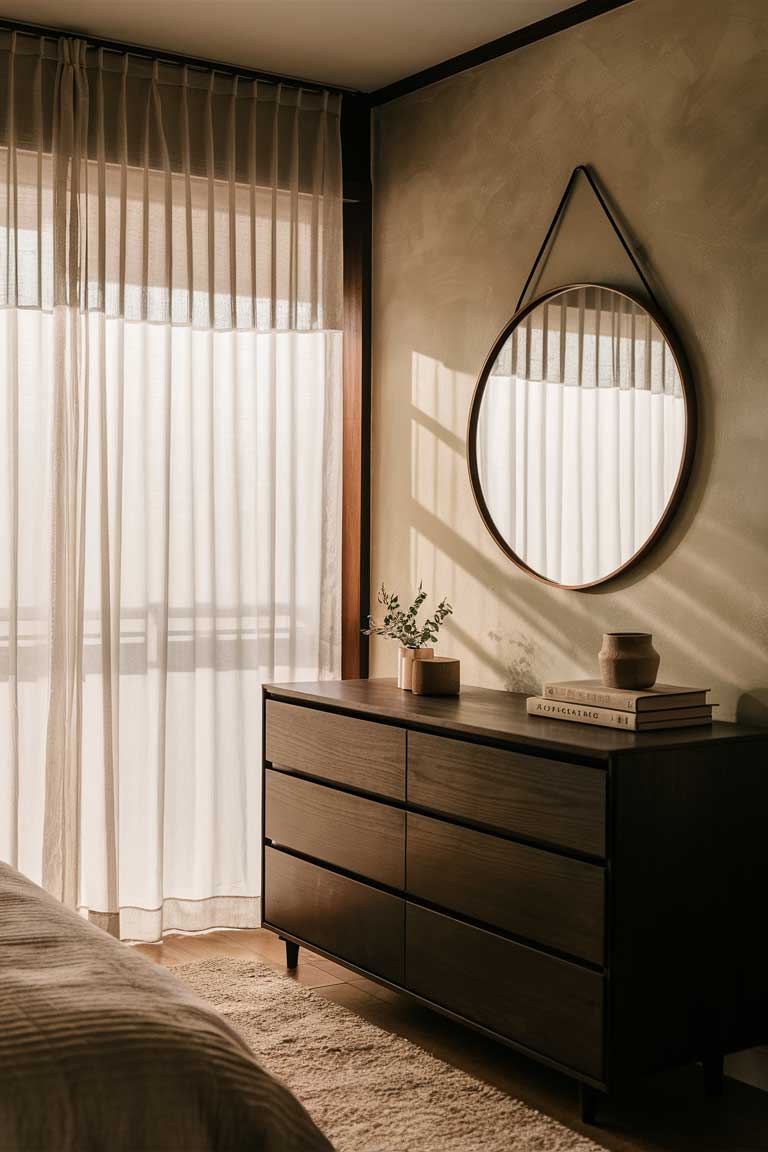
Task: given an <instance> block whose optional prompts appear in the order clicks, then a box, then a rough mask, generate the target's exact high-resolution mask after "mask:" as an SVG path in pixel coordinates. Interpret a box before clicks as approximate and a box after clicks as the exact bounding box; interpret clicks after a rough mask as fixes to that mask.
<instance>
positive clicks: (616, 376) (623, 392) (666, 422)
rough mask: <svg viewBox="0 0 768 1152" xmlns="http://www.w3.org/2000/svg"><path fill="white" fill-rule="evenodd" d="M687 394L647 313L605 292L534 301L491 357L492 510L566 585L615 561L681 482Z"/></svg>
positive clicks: (484, 476) (487, 418)
mask: <svg viewBox="0 0 768 1152" xmlns="http://www.w3.org/2000/svg"><path fill="white" fill-rule="evenodd" d="M684 438H685V404H684V400H683V396H682V389H681V385H680V379H679V376H678V373H677V368H676V365H675V361H674V358H673V356H672V354H671V352H670V350H669V348H668V347H667V345H666V342H665V341H664V338H663V336H662V334H661V332H660V331H659V329H658V328H657V327H656V325H655V324H654V323H653V321H652V320H651V318H650V316H648V314H647V313H646V312H645V311H644V310H643V309H641V308H640V307H639V306H637V305H635V304H634V303H633V302H632V301H630V300H627V299H625V298H623V297H619V296H617V295H616V294H615V293H611V292H608V291H607V290H600V289H579V290H573V291H571V292H569V293H567V294H566V295H564V296H562V297H557V298H556V299H555V300H554V301H552V302H551V303H550V304H548V305H545V306H543V307H540V308H537V309H536V310H535V311H534V312H533V313H532V314H531V315H530V316H529V317H528V318H527V321H524V322H523V324H521V325H520V326H519V327H518V328H517V329H516V330H515V332H514V333H513V335H512V337H511V338H510V339H509V340H508V341H507V343H506V345H505V346H504V348H503V350H502V352H501V354H500V356H499V358H498V360H497V362H496V364H495V365H494V367H493V370H492V372H491V375H490V376H489V379H488V383H487V386H486V390H485V394H484V397H483V403H482V408H481V415H480V420H479V423H478V464H479V470H480V476H481V480H482V487H483V492H484V495H485V499H486V503H487V505H488V508H489V511H490V513H491V515H492V518H493V520H494V522H495V524H496V526H497V527H498V529H499V531H500V532H501V534H502V535H503V536H504V538H505V539H506V540H507V541H508V543H509V545H510V546H511V548H512V549H513V551H514V552H515V553H516V554H517V555H518V556H520V557H521V558H522V559H524V560H525V562H526V563H527V564H528V565H529V566H530V567H531V568H533V569H534V570H535V571H537V572H539V573H541V574H542V575H545V576H547V577H548V578H549V579H551V580H554V581H556V582H558V583H563V584H583V583H589V582H591V581H593V580H596V579H598V578H599V577H601V576H605V575H607V574H608V573H610V572H612V571H614V570H615V569H616V568H618V567H620V566H621V565H622V564H623V563H624V562H625V561H626V560H628V559H629V558H630V556H632V555H633V553H634V552H635V551H637V549H638V548H639V547H640V546H641V545H642V544H643V543H644V542H645V541H646V540H647V538H648V536H649V535H650V533H651V532H652V531H653V529H654V527H655V525H656V524H657V522H658V520H659V518H660V516H661V514H662V512H663V510H664V508H665V507H666V504H667V502H668V500H669V497H670V494H671V492H672V489H673V487H674V484H675V480H676V479H677V475H678V471H679V468H680V463H681V460H682V454H683V444H684Z"/></svg>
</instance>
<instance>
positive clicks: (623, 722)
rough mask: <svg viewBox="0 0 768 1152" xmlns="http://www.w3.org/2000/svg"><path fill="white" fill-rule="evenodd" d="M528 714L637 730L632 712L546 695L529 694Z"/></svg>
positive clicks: (602, 726) (601, 726)
mask: <svg viewBox="0 0 768 1152" xmlns="http://www.w3.org/2000/svg"><path fill="white" fill-rule="evenodd" d="M526 708H527V710H528V715H529V716H545V717H549V719H550V720H574V721H575V722H576V723H577V724H597V725H598V726H599V727H600V728H623V729H624V730H625V731H627V732H634V731H636V730H637V716H636V715H635V714H634V712H621V711H618V710H617V709H615V708H598V707H596V706H594V705H589V704H578V703H570V702H569V701H564V700H551V699H548V698H547V697H546V696H529V697H528V700H527V702H526Z"/></svg>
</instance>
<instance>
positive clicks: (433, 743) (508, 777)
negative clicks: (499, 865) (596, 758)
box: [408, 732, 606, 856]
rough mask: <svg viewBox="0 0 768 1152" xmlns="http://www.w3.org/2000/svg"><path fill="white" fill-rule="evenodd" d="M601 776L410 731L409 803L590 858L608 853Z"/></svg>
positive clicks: (595, 770) (581, 768)
mask: <svg viewBox="0 0 768 1152" xmlns="http://www.w3.org/2000/svg"><path fill="white" fill-rule="evenodd" d="M605 780H606V774H605V772H604V771H603V770H601V769H599V768H589V767H585V766H583V765H581V764H568V763H565V762H563V761H560V760H548V759H545V758H543V757H539V756H526V755H524V754H523V753H519V752H506V751H503V750H502V749H498V748H487V747H485V746H483V745H482V744H469V743H466V742H465V741H463V740H452V739H449V738H446V737H444V736H428V735H426V734H425V733H423V732H411V733H410V734H409V737H408V803H409V804H414V805H417V806H419V807H422V808H428V809H431V810H432V811H433V812H440V813H444V814H445V815H447V816H457V817H459V818H460V819H461V818H463V819H465V820H469V821H472V822H473V823H475V824H483V825H486V826H487V827H488V828H496V829H498V830H499V831H502V832H509V833H511V834H513V835H518V836H522V837H525V838H527V839H531V840H540V841H542V842H545V843H550V844H553V845H558V846H559V847H562V848H572V849H575V850H577V851H579V852H586V853H590V854H591V855H594V856H603V855H605Z"/></svg>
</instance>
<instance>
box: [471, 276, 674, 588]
mask: <svg viewBox="0 0 768 1152" xmlns="http://www.w3.org/2000/svg"><path fill="white" fill-rule="evenodd" d="M578 288H603V289H605V290H606V291H609V292H615V293H616V295H618V296H623V297H624V299H625V300H629V301H631V302H632V303H633V304H636V305H637V307H638V308H643V309H644V310H645V311H646V312H647V313H648V315H649V316H650V317H651V319H652V320H653V321H654V323H655V324H656V326H657V327H658V329H659V331H660V332H661V334H662V336H663V337H664V339H665V340H666V342H667V345H668V346H669V348H670V350H671V352H672V355H673V356H674V359H675V364H676V365H677V371H678V374H679V376H680V384H681V387H682V392H683V400H684V403H685V443H684V445H683V457H682V460H681V461H680V468H679V469H678V473H677V478H676V480H675V483H674V486H673V488H672V492H671V494H670V497H669V499H668V501H667V504H666V507H665V508H664V511H663V512H662V514H661V517H660V518H659V520H658V522H657V524H656V527H655V528H654V530H653V532H651V534H650V536H649V537H648V539H647V540H646V541H645V542H644V543H643V544H642V545H641V547H640V548H638V549H637V551H636V552H634V553H633V554H632V555H631V556H630V557H629V559H628V560H625V561H624V563H623V564H622V565H620V566H619V567H618V568H615V569H614V570H613V571H612V572H609V573H607V575H605V576H601V577H600V578H599V579H598V580H592V581H590V582H589V583H586V584H561V583H559V582H558V581H557V580H550V579H549V577H547V576H542V574H541V573H540V572H537V571H536V570H535V569H534V568H531V566H530V565H529V564H526V562H525V560H523V559H522V557H520V556H518V555H517V553H516V552H515V551H514V550H513V549H512V548H511V547H510V546H509V544H508V543H507V541H506V540H505V539H504V537H503V536H502V534H501V532H500V531H499V529H498V528H497V527H496V524H495V522H494V519H493V516H492V515H491V513H490V510H489V508H488V505H487V504H486V501H485V497H484V495H483V489H482V485H481V483H480V474H479V470H478V465H477V425H478V421H479V418H480V406H481V404H482V402H483V396H484V395H485V389H486V385H487V383H488V378H489V376H490V374H491V369H492V368H493V365H494V364H495V363H496V360H497V358H498V355H499V353H500V351H501V349H502V348H503V346H504V344H505V343H506V341H507V340H508V338H509V336H510V333H511V332H512V331H513V330H514V329H515V328H516V327H517V326H518V324H520V323H521V322H522V321H523V320H525V318H526V316H528V315H530V313H531V312H533V311H534V309H536V308H538V307H540V306H541V305H542V304H546V303H547V302H548V301H549V300H552V299H553V297H555V296H560V295H562V294H563V293H564V292H570V291H573V290H574V289H578ZM696 431H697V406H696V392H695V390H694V387H693V381H692V379H691V373H690V369H689V367H688V361H687V359H686V357H685V353H684V352H683V349H682V347H681V345H680V341H679V340H678V338H677V335H676V334H675V332H674V331H673V329H672V328H671V326H670V324H669V322H668V321H667V319H666V317H665V316H664V315H663V314H662V313H661V312H660V310H659V309H658V308H657V306H656V305H655V303H650V302H648V301H645V300H642V299H640V298H639V297H638V296H634V295H633V294H632V293H631V292H627V291H625V290H624V289H623V288H614V287H613V286H612V285H610V284H596V283H591V282H584V283H579V284H564V285H561V286H560V287H558V288H552V289H551V290H550V291H548V292H545V293H543V294H542V295H541V296H537V297H536V298H535V299H534V300H531V301H529V303H528V304H525V305H524V306H523V307H522V308H519V309H518V311H517V312H515V314H514V316H513V317H512V319H511V320H510V321H509V323H508V324H505V326H504V327H503V328H502V330H501V332H500V333H499V335H498V337H497V338H496V340H495V341H494V344H493V347H492V348H491V350H490V352H489V353H488V355H487V357H486V359H485V363H484V364H483V367H482V370H481V372H480V375H479V376H478V379H477V384H476V385H475V391H474V393H473V396H472V403H471V404H470V408H469V423H468V426H467V467H468V468H469V483H470V486H471V488H472V495H473V496H474V498H475V504H476V505H477V510H478V512H479V513H480V516H481V517H482V519H483V522H484V524H485V526H486V528H487V529H488V531H489V532H490V534H491V536H492V537H493V539H494V540H495V541H496V543H497V544H498V546H499V548H501V550H502V552H503V553H504V555H505V556H506V557H507V558H508V559H509V560H511V561H512V563H513V564H516V565H517V567H518V568H521V569H522V570H523V572H527V573H528V575H529V576H533V577H534V579H536V580H539V581H540V582H541V583H542V584H549V585H550V587H552V588H563V589H565V590H566V591H569V592H585V591H587V589H589V588H596V587H598V586H599V585H601V584H607V583H608V582H609V581H610V580H615V579H616V577H617V576H620V575H622V574H623V573H625V572H627V571H628V570H629V569H630V568H632V567H634V566H635V565H636V564H637V563H638V562H639V561H640V560H641V559H642V558H643V557H644V556H646V555H647V554H648V552H650V550H651V549H652V548H653V546H654V545H655V544H657V543H658V541H659V539H660V538H661V536H662V535H663V533H664V532H665V531H666V530H667V528H668V527H669V525H670V522H671V520H672V517H673V516H674V514H675V512H676V511H677V508H678V506H679V504H680V501H681V499H682V496H683V493H684V491H685V486H686V483H687V481H688V477H689V475H690V472H691V467H692V465H693V457H694V451H695V447H696Z"/></svg>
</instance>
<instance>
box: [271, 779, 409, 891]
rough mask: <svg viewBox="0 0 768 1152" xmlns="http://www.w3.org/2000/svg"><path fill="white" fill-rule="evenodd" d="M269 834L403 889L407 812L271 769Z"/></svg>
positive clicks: (280, 843) (281, 842)
mask: <svg viewBox="0 0 768 1152" xmlns="http://www.w3.org/2000/svg"><path fill="white" fill-rule="evenodd" d="M265 828H266V835H267V838H268V839H269V840H272V841H273V842H274V843H275V844H276V845H277V846H278V847H283V848H293V849H294V851H296V852H303V853H304V855H305V856H314V857H315V858H316V859H318V860H322V861H324V862H325V863H326V864H334V865H335V866H336V867H337V868H345V869H346V870H347V871H348V872H357V873H359V875H360V876H365V877H366V878H367V879H368V880H376V881H378V883H379V884H387V885H388V886H389V887H390V888H402V887H403V885H404V870H405V813H404V812H402V811H401V810H400V809H398V808H391V807H390V806H389V805H388V804H380V803H379V802H378V801H377V800H366V799H364V797H362V796H353V795H351V794H350V793H349V792H340V791H339V790H338V789H337V788H328V787H326V785H324V784H313V783H312V782H311V781H309V780H303V779H301V777H299V776H289V775H287V774H286V773H284V772H274V771H272V770H270V769H267V777H266V818H265Z"/></svg>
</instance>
